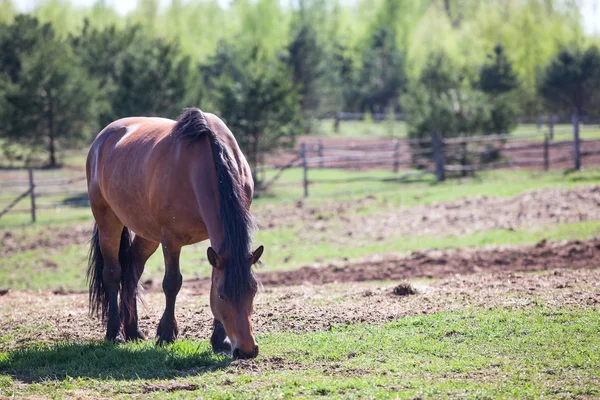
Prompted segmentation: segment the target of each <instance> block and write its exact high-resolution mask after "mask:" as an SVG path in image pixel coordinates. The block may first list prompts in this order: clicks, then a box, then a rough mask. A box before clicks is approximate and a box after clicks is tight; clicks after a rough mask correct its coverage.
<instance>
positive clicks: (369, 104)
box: [359, 26, 406, 113]
mask: <svg viewBox="0 0 600 400" xmlns="http://www.w3.org/2000/svg"><path fill="white" fill-rule="evenodd" d="M359 82H360V95H361V106H360V108H361V111H365V110H368V111H370V112H372V113H376V112H377V113H384V112H385V111H386V110H387V108H388V107H393V108H397V106H398V97H399V95H400V92H401V91H402V90H403V88H404V86H405V83H406V79H405V75H404V58H403V56H402V53H400V51H399V50H398V48H397V46H396V40H395V34H394V32H393V31H392V30H390V29H388V28H386V27H385V26H383V27H380V28H378V29H377V30H376V31H375V32H374V33H373V36H372V38H371V43H370V46H367V47H366V48H365V50H364V53H363V57H362V68H361V70H360V80H359Z"/></svg>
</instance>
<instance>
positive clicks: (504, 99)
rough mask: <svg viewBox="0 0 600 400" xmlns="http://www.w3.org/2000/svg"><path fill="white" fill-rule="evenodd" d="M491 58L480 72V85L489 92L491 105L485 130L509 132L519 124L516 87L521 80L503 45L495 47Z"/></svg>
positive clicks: (497, 132)
mask: <svg viewBox="0 0 600 400" xmlns="http://www.w3.org/2000/svg"><path fill="white" fill-rule="evenodd" d="M489 59H490V60H489V61H490V62H489V63H488V64H485V65H484V66H483V67H482V68H481V71H480V74H479V86H480V87H481V90H482V91H483V92H485V93H487V94H488V99H489V100H488V101H489V103H490V107H491V113H490V118H489V119H488V120H487V121H486V122H485V123H484V130H485V131H486V132H489V133H492V132H493V133H496V134H502V133H509V132H511V131H513V130H514V129H515V128H516V126H517V117H518V113H519V110H518V108H517V106H518V101H517V98H516V96H515V89H517V88H518V87H519V81H518V78H517V74H516V73H515V72H514V71H513V68H512V63H511V62H510V61H509V60H508V58H507V57H506V55H505V54H504V48H503V47H502V46H501V45H497V46H496V47H494V55H493V56H489Z"/></svg>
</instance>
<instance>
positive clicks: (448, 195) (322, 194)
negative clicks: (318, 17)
mask: <svg viewBox="0 0 600 400" xmlns="http://www.w3.org/2000/svg"><path fill="white" fill-rule="evenodd" d="M405 172H406V171H402V172H399V173H393V172H391V171H383V170H371V171H346V170H331V169H324V170H319V169H312V170H310V171H309V173H308V178H309V181H310V182H311V184H310V186H309V197H308V198H307V199H304V198H303V189H302V171H301V170H300V169H291V170H288V171H286V172H284V173H283V174H282V175H281V178H280V179H279V180H278V182H277V183H276V184H275V185H274V186H273V187H272V188H271V190H270V191H269V192H268V193H266V194H264V195H263V196H262V197H260V198H258V199H255V200H254V202H253V205H252V207H253V210H256V209H258V208H260V207H263V206H272V205H278V204H286V203H288V204H289V203H291V202H294V201H297V200H302V201H303V202H304V203H306V205H307V206H313V205H318V204H321V203H323V202H325V201H348V200H353V199H357V198H361V197H364V196H376V197H377V199H378V200H379V201H380V202H381V203H389V204H393V205H401V206H404V207H410V206H413V205H419V204H430V203H432V202H436V201H451V200H456V199H459V198H464V197H472V196H484V195H485V196H513V195H516V194H518V193H521V192H523V191H525V190H532V189H538V188H545V187H571V186H575V185H582V184H594V183H600V169H599V168H586V169H584V170H582V171H579V172H572V173H565V172H563V171H556V170H555V171H550V172H540V171H528V170H522V171H520V170H502V171H489V172H482V173H479V174H478V175H477V176H476V177H475V178H465V179H460V180H448V181H446V182H443V183H440V184H437V183H436V182H435V179H434V177H433V176H431V175H427V176H423V177H421V178H418V179H417V180H415V179H412V180H410V179H409V180H406V181H381V179H393V178H398V177H400V176H401V175H402V174H403V173H405ZM273 174H275V171H268V172H267V174H266V179H269V178H270V177H271V176H273ZM357 178H360V179H366V180H364V181H353V182H352V181H351V182H348V180H349V179H357ZM69 196H72V195H69ZM67 197H68V196H62V197H60V196H56V197H53V198H52V201H53V202H59V201H62V200H64V199H65V198H67ZM11 198H12V197H11ZM1 199H2V196H0V200H1ZM8 201H9V200H6V203H7V202H8ZM44 201H46V199H44ZM28 202H29V199H28V198H27V199H24V200H22V201H21V203H19V205H17V207H18V208H26V207H28V206H29V203H28ZM3 204H5V203H4V202H2V201H0V207H2V205H3ZM86 221H90V223H91V212H90V210H89V208H88V207H57V208H54V209H49V210H38V214H37V223H36V225H37V226H39V225H68V224H72V223H83V222H86ZM31 226H32V224H31V216H30V214H29V213H8V214H6V215H4V216H2V218H0V229H19V230H23V229H24V230H25V231H27V230H28V229H29V228H30V227H31Z"/></svg>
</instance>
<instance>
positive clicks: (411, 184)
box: [253, 168, 600, 207]
mask: <svg viewBox="0 0 600 400" xmlns="http://www.w3.org/2000/svg"><path fill="white" fill-rule="evenodd" d="M405 172H407V171H400V172H399V173H393V172H391V171H382V170H372V171H344V170H327V169H324V170H319V169H311V170H309V172H308V179H309V182H310V185H309V197H308V198H307V199H306V200H305V201H306V202H307V204H308V205H311V204H319V203H321V202H323V201H326V200H332V201H348V200H352V199H355V198H358V197H362V196H367V195H373V196H376V197H377V198H378V199H379V200H381V201H382V202H388V203H391V204H397V205H403V206H407V207H409V206H413V205H419V204H430V203H433V202H436V201H452V200H456V199H459V198H465V197H473V196H514V195H516V194H519V193H522V192H524V191H527V190H533V189H541V188H548V187H554V188H556V187H561V188H568V187H573V186H576V185H584V184H597V183H600V169H598V168H587V169H585V170H583V171H579V172H572V173H565V172H563V171H549V172H541V171H528V170H523V171H518V170H501V171H488V172H481V173H478V174H477V176H475V177H473V178H464V179H451V180H447V181H445V182H442V183H439V184H438V183H436V182H435V178H434V177H433V176H432V175H425V176H422V177H420V178H416V180H415V179H411V178H407V180H406V181H393V180H392V181H381V180H382V179H394V178H397V177H400V176H401V175H402V174H403V173H405ZM274 173H275V172H273V171H269V173H268V174H267V179H268V178H269V177H270V176H272V174H274ZM351 179H367V180H363V181H355V182H352V181H349V180H351ZM333 181H337V182H333ZM302 198H303V188H302V170H301V169H291V170H288V171H286V172H284V173H283V174H282V176H281V178H280V180H279V181H278V182H277V183H276V184H275V185H274V186H273V188H272V191H271V192H270V193H268V194H267V195H266V196H265V197H263V198H259V199H256V200H255V202H254V203H253V207H260V205H261V204H265V203H269V204H272V203H274V202H275V203H278V202H289V201H292V200H298V199H302Z"/></svg>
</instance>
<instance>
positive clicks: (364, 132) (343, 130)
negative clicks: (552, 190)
mask: <svg viewBox="0 0 600 400" xmlns="http://www.w3.org/2000/svg"><path fill="white" fill-rule="evenodd" d="M547 130H548V125H547V124H545V125H544V126H543V128H542V129H538V127H537V124H519V125H517V127H516V129H515V130H514V131H513V132H511V134H512V135H513V136H519V135H528V134H532V133H538V132H539V133H540V136H539V137H536V138H531V139H528V140H540V141H542V140H543V136H542V135H541V133H542V132H544V131H547ZM554 131H555V133H556V134H557V135H556V139H555V140H568V139H569V136H571V137H572V135H573V127H572V125H570V124H557V125H555V126H554ZM312 134H313V135H316V136H327V137H347V138H360V137H364V138H376V137H402V138H404V137H407V135H408V126H407V124H406V122H404V121H372V120H371V121H341V122H340V125H339V130H338V132H336V131H335V130H334V120H333V119H323V120H318V121H315V122H314V126H313V128H312ZM580 134H581V138H582V139H588V140H592V139H600V126H598V125H597V124H596V125H593V124H592V125H581V126H580Z"/></svg>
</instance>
